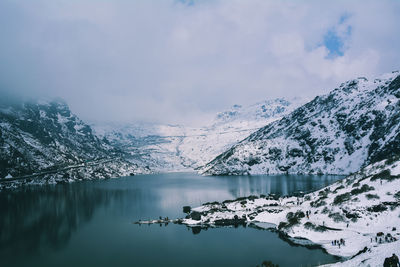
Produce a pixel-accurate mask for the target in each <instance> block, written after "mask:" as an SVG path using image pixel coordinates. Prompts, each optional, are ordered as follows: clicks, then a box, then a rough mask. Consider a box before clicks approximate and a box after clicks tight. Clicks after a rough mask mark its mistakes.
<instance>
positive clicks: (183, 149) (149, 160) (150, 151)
mask: <svg viewBox="0 0 400 267" xmlns="http://www.w3.org/2000/svg"><path fill="white" fill-rule="evenodd" d="M302 103H304V102H303V100H302V99H297V98H295V99H289V100H286V99H280V98H279V99H272V100H266V101H263V102H259V103H256V104H253V105H249V106H241V105H234V106H233V107H232V108H230V109H229V110H226V111H223V112H220V113H218V114H217V115H216V117H215V118H214V120H213V121H211V122H210V123H207V124H206V125H205V126H203V127H187V126H183V125H162V124H150V123H135V124H128V125H127V124H122V125H118V124H94V125H92V126H93V128H94V130H95V132H96V134H98V135H99V136H101V137H106V138H107V139H108V140H110V142H111V143H112V145H114V146H116V147H119V148H120V149H121V150H123V151H125V152H127V153H128V154H129V155H130V157H129V159H130V160H131V161H132V162H135V163H137V164H139V165H143V166H149V167H150V168H151V169H154V170H158V171H161V172H163V171H177V170H188V169H193V168H197V167H200V166H202V165H204V164H206V163H207V162H209V161H210V160H212V159H213V158H215V157H216V156H217V155H218V154H220V153H222V152H223V151H225V150H227V149H229V148H230V147H231V146H232V145H234V144H236V143H237V142H239V141H241V140H243V139H244V138H246V137H247V136H249V135H250V134H251V133H253V132H254V131H256V130H258V129H259V128H260V127H262V126H264V125H265V124H267V123H270V122H272V121H274V120H277V119H280V118H282V116H284V115H287V114H289V113H290V112H291V111H293V110H294V109H295V108H296V107H298V106H300V104H302Z"/></svg>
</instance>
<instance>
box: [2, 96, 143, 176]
mask: <svg viewBox="0 0 400 267" xmlns="http://www.w3.org/2000/svg"><path fill="white" fill-rule="evenodd" d="M123 157H124V155H123V152H122V151H119V150H118V149H115V148H114V147H112V146H111V145H110V144H108V143H107V140H100V139H99V138H98V137H97V136H96V135H94V134H93V132H92V129H91V127H90V126H89V125H87V124H85V123H84V122H83V121H81V120H80V119H79V118H78V117H77V116H75V115H74V114H72V113H71V111H70V110H69V108H68V106H67V104H66V103H65V102H63V101H62V100H56V101H28V102H24V101H15V102H14V103H13V104H10V103H7V102H6V101H1V103H0V178H5V177H7V178H13V177H14V178H15V177H20V176H23V175H32V174H37V173H42V172H52V175H51V178H52V179H53V180H54V179H58V180H74V179H81V178H88V179H91V178H104V177H116V176H121V175H129V174H131V173H137V172H142V171H143V170H140V169H139V168H138V167H137V166H136V165H134V164H132V163H128V162H127V161H125V160H123V159H122V158H123ZM80 164H82V166H81V167H80ZM55 170H60V172H54V171H55ZM61 170H62V171H61ZM47 178H49V176H47Z"/></svg>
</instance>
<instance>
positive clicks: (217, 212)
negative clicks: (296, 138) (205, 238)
mask: <svg viewBox="0 0 400 267" xmlns="http://www.w3.org/2000/svg"><path fill="white" fill-rule="evenodd" d="M399 207H400V161H394V162H388V161H382V162H379V163H375V164H372V165H369V166H367V167H366V168H364V169H362V170H361V171H359V172H357V173H355V174H353V175H350V176H348V177H346V178H344V179H343V180H340V181H338V182H336V183H334V184H332V185H330V186H327V187H325V188H322V189H320V190H317V191H315V192H312V193H308V194H304V195H302V196H291V197H277V196H273V195H269V196H265V195H260V196H249V197H245V198H238V199H236V200H226V201H223V202H221V203H220V202H212V203H205V204H204V205H202V206H200V207H197V208H194V209H191V210H190V213H188V216H186V218H185V219H180V220H179V221H178V223H182V224H185V225H187V226H190V227H220V226H239V225H244V226H255V227H258V228H260V229H271V228H272V229H273V230H277V231H278V232H280V233H281V234H283V235H284V236H286V237H287V239H288V240H289V241H291V242H294V243H296V244H299V245H310V246H320V247H321V248H322V249H323V250H325V251H326V252H327V253H329V254H331V255H335V256H338V257H340V258H342V259H343V260H344V261H340V262H338V263H336V264H330V265H328V266H360V265H361V266H367V265H368V264H370V265H371V266H376V265H382V264H383V261H384V260H385V258H386V257H389V256H391V255H392V254H393V253H395V254H397V255H399V253H400V249H399V248H400V241H399V239H400V218H399V211H400V208H399Z"/></svg>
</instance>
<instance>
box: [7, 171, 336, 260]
mask: <svg viewBox="0 0 400 267" xmlns="http://www.w3.org/2000/svg"><path fill="white" fill-rule="evenodd" d="M339 178H340V177H334V176H253V177H249V176H238V177H232V176H230V177H202V176H199V175H196V174H192V173H173V174H158V175H147V176H134V177H126V178H121V179H111V180H106V181H86V182H77V183H72V184H66V185H55V186H43V187H40V186H33V187H26V188H22V189H18V190H16V191H3V192H0V266H225V265H227V266H256V265H259V264H261V262H262V261H264V260H269V261H272V262H273V263H275V264H279V265H280V266H308V265H316V264H319V263H329V262H334V261H335V258H334V257H332V256H330V255H328V254H326V253H324V252H323V251H322V250H319V249H314V250H310V249H307V248H304V247H298V246H291V245H289V244H288V243H286V242H285V241H283V240H281V239H279V238H278V236H277V234H276V233H272V232H269V231H260V230H256V229H252V228H242V227H239V228H236V229H235V228H218V229H208V230H207V231H204V230H202V231H201V232H200V233H199V234H193V233H192V231H191V230H190V229H189V228H187V227H186V226H183V225H173V224H172V225H171V224H170V225H168V226H167V227H165V226H162V227H160V226H159V225H151V226H147V225H145V226H143V225H142V226H139V225H134V224H132V222H133V221H136V220H139V219H150V218H152V219H154V218H158V216H160V215H161V216H168V217H170V218H176V217H182V216H183V215H184V214H183V213H182V206H184V205H191V206H192V207H193V206H198V205H200V204H202V203H204V202H208V201H214V200H217V201H222V200H225V199H233V198H237V197H239V196H247V195H251V194H266V193H280V194H290V193H291V192H295V191H299V190H311V189H317V188H320V187H323V186H325V185H328V184H330V183H332V182H334V181H336V180H337V179H339Z"/></svg>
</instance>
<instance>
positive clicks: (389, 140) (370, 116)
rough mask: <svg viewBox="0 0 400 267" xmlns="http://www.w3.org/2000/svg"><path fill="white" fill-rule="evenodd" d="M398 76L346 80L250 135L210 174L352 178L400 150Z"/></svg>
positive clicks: (215, 163) (212, 164) (206, 171)
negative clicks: (345, 175) (302, 175)
mask: <svg viewBox="0 0 400 267" xmlns="http://www.w3.org/2000/svg"><path fill="white" fill-rule="evenodd" d="M399 99H400V76H399V73H398V72H392V73H390V74H386V75H383V76H382V77H380V78H377V79H374V80H367V79H366V78H358V79H355V80H351V81H348V82H346V83H343V84H341V85H340V87H339V88H336V89H334V90H333V91H332V92H330V93H329V94H327V95H324V96H319V97H316V98H315V99H314V100H312V101H311V102H309V103H307V104H305V105H303V106H301V107H299V108H297V109H296V110H294V111H293V112H292V113H290V114H289V115H287V116H285V117H284V118H282V119H281V120H278V121H275V122H273V123H270V124H268V125H267V126H265V127H263V128H261V129H260V130H258V131H257V132H255V133H253V134H251V135H250V136H249V137H248V138H246V139H245V140H243V141H241V142H240V143H239V144H237V145H235V146H233V147H232V148H231V149H229V150H227V151H226V152H224V153H223V154H220V155H219V156H218V157H216V158H215V159H214V160H213V161H211V162H210V163H208V164H206V165H205V166H204V167H203V168H202V173H203V174H207V175H225V174H227V175H239V174H277V173H293V174H295V173H310V174H349V173H352V172H355V171H357V170H359V169H360V168H361V167H362V166H366V165H368V164H370V163H374V162H377V161H380V160H382V159H386V158H390V157H391V156H392V155H394V154H396V153H398V151H400V129H399V127H400V102H399Z"/></svg>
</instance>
